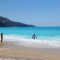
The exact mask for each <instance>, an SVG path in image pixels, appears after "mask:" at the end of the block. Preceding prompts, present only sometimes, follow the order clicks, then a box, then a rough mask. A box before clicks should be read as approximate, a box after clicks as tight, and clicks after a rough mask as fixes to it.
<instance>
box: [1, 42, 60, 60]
mask: <svg viewBox="0 0 60 60" xmlns="http://www.w3.org/2000/svg"><path fill="white" fill-rule="evenodd" d="M4 59H5V60H6V59H7V60H60V48H29V47H22V46H16V45H15V44H14V43H13V42H3V43H0V60H4Z"/></svg>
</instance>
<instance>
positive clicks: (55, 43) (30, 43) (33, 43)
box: [4, 35, 60, 48]
mask: <svg viewBox="0 0 60 60" xmlns="http://www.w3.org/2000/svg"><path fill="white" fill-rule="evenodd" d="M4 41H13V42H15V44H16V45H18V46H25V47H36V48H57V47H60V41H59V40H50V39H49V40H47V39H45V40H41V39H36V40H33V39H27V38H25V36H19V35H18V36H17V35H5V36H4Z"/></svg>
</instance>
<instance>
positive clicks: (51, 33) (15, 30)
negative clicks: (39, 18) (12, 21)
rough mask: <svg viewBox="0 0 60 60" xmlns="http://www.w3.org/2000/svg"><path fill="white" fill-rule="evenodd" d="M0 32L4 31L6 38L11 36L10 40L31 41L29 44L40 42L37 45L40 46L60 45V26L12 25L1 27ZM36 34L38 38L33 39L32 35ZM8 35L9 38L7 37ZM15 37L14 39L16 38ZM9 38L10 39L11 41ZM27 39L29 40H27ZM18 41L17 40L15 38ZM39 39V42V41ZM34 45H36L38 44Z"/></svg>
mask: <svg viewBox="0 0 60 60" xmlns="http://www.w3.org/2000/svg"><path fill="white" fill-rule="evenodd" d="M0 33H4V36H6V37H4V38H5V39H6V40H7V39H8V38H9V39H10V40H11V39H13V38H15V39H17V40H18V41H20V40H22V41H23V42H24V41H25V42H24V43H26V42H27V41H28V40H29V41H28V43H29V42H30V45H29V44H28V45H29V46H32V45H31V43H32V42H33V44H36V45H37V44H38V43H39V44H40V45H39V44H38V45H39V46H38V45H37V46H38V47H40V46H41V44H42V43H43V44H45V45H47V44H48V45H49V46H53V47H60V43H59V42H60V27H12V28H9V27H7V28H0ZM34 33H35V34H36V36H37V39H36V40H33V41H32V35H33V34H34ZM7 37H8V38H7ZM15 39H14V40H15ZM10 40H9V41H10ZM26 40H27V41H26ZM15 41H16V40H15ZM37 41H38V42H37ZM20 42H21V41H20ZM36 45H34V46H36Z"/></svg>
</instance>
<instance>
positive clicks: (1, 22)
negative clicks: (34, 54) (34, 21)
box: [0, 16, 35, 27]
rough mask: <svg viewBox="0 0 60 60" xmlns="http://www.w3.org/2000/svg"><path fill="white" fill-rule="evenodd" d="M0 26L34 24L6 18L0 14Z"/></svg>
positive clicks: (26, 25) (27, 25)
mask: <svg viewBox="0 0 60 60" xmlns="http://www.w3.org/2000/svg"><path fill="white" fill-rule="evenodd" d="M0 27H35V26H34V25H29V24H25V23H21V22H15V21H11V20H10V19H8V18H5V17H2V16H0Z"/></svg>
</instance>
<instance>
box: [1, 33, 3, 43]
mask: <svg viewBox="0 0 60 60" xmlns="http://www.w3.org/2000/svg"><path fill="white" fill-rule="evenodd" d="M2 41H3V33H1V42H2Z"/></svg>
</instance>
